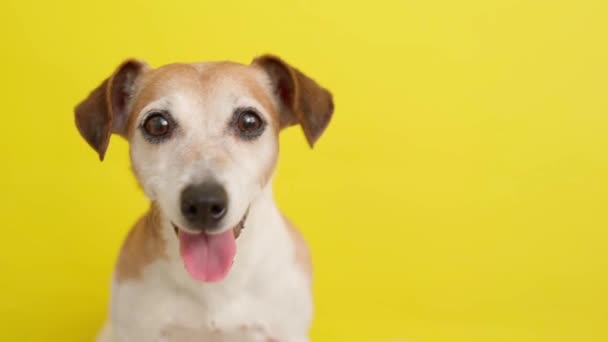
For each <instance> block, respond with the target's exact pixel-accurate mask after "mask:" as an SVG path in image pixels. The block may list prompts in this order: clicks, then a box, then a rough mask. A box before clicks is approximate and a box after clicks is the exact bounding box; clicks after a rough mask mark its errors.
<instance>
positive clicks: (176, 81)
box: [129, 62, 276, 128]
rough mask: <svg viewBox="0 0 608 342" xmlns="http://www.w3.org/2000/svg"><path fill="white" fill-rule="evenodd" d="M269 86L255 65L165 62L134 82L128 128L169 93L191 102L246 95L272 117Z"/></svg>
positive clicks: (170, 95)
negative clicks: (135, 85) (134, 92)
mask: <svg viewBox="0 0 608 342" xmlns="http://www.w3.org/2000/svg"><path fill="white" fill-rule="evenodd" d="M269 85H270V84H269V80H268V78H267V76H266V74H265V73H264V72H263V71H262V70H261V69H259V68H257V67H255V66H250V65H243V64H239V63H233V62H201V63H190V64H186V63H175V64H168V65H165V66H162V67H159V68H157V69H152V70H149V71H148V72H146V73H145V74H144V75H142V77H141V79H140V80H138V81H137V92H136V96H135V98H134V103H133V107H132V109H131V117H130V121H131V122H130V125H129V126H130V127H129V128H132V125H134V121H135V119H136V118H135V117H136V116H137V114H138V113H140V112H141V110H142V109H143V108H144V107H146V106H147V105H148V104H149V103H151V102H153V101H157V100H159V99H162V98H170V97H172V96H173V97H178V98H188V99H190V100H193V101H197V100H202V99H209V98H210V97H219V96H234V97H238V96H248V97H252V98H254V99H255V100H256V101H257V102H258V103H259V104H260V105H262V106H263V107H264V109H265V110H266V111H267V112H269V113H270V114H271V115H272V116H273V117H275V116H276V112H275V110H274V103H273V100H272V97H271V94H270V93H271V92H270V90H269ZM220 100H227V99H225V98H221V99H220Z"/></svg>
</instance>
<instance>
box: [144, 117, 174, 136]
mask: <svg viewBox="0 0 608 342" xmlns="http://www.w3.org/2000/svg"><path fill="white" fill-rule="evenodd" d="M142 127H143V129H144V131H145V133H146V134H147V135H148V136H150V137H152V138H162V137H164V136H166V135H167V134H169V132H170V131H171V122H170V121H169V120H168V119H167V118H166V117H165V115H164V114H163V113H160V112H158V113H152V114H151V115H149V116H148V117H147V118H146V121H144V124H143V126H142Z"/></svg>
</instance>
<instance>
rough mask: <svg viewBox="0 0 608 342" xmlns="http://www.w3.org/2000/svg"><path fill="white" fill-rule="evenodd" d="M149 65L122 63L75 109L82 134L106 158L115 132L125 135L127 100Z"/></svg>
mask: <svg viewBox="0 0 608 342" xmlns="http://www.w3.org/2000/svg"><path fill="white" fill-rule="evenodd" d="M145 68H146V64H145V63H143V62H140V61H136V60H133V59H130V60H127V61H125V62H123V63H122V64H121V65H120V66H119V67H118V68H117V69H116V71H115V72H114V73H113V74H112V75H111V76H110V77H109V78H108V79H106V80H104V81H103V82H102V83H101V85H99V86H98V87H97V88H95V89H94V90H93V91H92V92H91V93H90V94H89V96H88V97H87V98H86V99H84V100H83V101H82V102H81V103H79V104H78V105H77V106H76V108H75V109H74V113H75V120H76V127H77V128H78V131H79V132H80V135H82V137H83V138H84V139H85V140H86V142H87V143H88V144H89V145H90V146H91V147H92V148H93V149H94V150H95V151H97V153H98V154H99V159H100V160H103V158H104V156H105V153H106V150H107V149H108V145H109V143H110V136H111V135H112V133H116V134H120V135H123V136H124V135H125V127H126V122H127V101H128V100H129V99H130V97H131V95H132V92H133V85H134V83H135V79H136V78H137V76H138V75H139V74H140V73H141V71H142V70H143V69H145Z"/></svg>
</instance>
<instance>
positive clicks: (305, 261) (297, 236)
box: [283, 216, 312, 280]
mask: <svg viewBox="0 0 608 342" xmlns="http://www.w3.org/2000/svg"><path fill="white" fill-rule="evenodd" d="M283 220H285V226H286V227H287V232H288V233H289V236H290V237H291V240H292V241H293V244H294V247H295V250H296V253H295V261H296V264H297V265H298V267H300V268H301V269H302V271H304V273H306V275H308V279H309V280H312V260H311V257H310V251H309V249H308V245H307V244H306V240H304V237H303V236H302V233H300V231H299V230H298V228H296V226H295V225H293V223H291V222H290V221H289V219H287V218H286V217H285V216H283Z"/></svg>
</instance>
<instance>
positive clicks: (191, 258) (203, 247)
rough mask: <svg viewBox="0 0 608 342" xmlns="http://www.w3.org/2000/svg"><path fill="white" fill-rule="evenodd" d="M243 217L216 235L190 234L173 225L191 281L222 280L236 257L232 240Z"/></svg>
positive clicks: (234, 239)
mask: <svg viewBox="0 0 608 342" xmlns="http://www.w3.org/2000/svg"><path fill="white" fill-rule="evenodd" d="M246 218H247V213H245V215H243V218H242V219H241V221H239V223H238V224H237V225H236V226H234V227H233V228H232V229H228V230H226V231H224V232H221V233H218V234H210V233H205V232H199V233H192V232H189V231H186V230H184V229H180V228H179V227H178V226H177V225H175V224H174V223H173V222H171V224H172V225H173V229H174V230H175V234H176V235H177V237H178V239H179V247H180V254H181V257H182V260H183V262H184V266H185V267H186V270H187V271H188V273H189V274H190V276H192V278H194V279H196V280H199V281H203V282H215V281H220V280H222V279H224V278H225V277H226V275H227V274H228V272H229V271H230V268H231V267H232V263H233V262H234V256H235V255H236V239H237V238H238V237H239V235H240V234H241V231H242V230H243V228H244V227H245V219H246Z"/></svg>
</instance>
